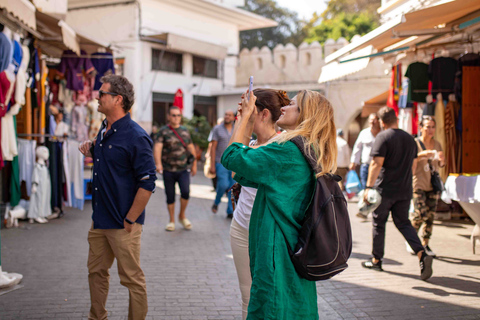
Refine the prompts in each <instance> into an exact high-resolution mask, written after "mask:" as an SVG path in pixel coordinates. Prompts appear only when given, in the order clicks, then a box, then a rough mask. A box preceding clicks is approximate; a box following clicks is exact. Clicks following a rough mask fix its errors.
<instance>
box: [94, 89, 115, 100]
mask: <svg viewBox="0 0 480 320" xmlns="http://www.w3.org/2000/svg"><path fill="white" fill-rule="evenodd" d="M98 93H99V94H98V97H99V98H100V99H101V98H102V97H103V95H104V94H109V95H111V96H119V95H120V94H119V93H115V92H108V91H103V90H98Z"/></svg>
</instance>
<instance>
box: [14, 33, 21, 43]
mask: <svg viewBox="0 0 480 320" xmlns="http://www.w3.org/2000/svg"><path fill="white" fill-rule="evenodd" d="M13 40H15V41H17V42H18V43H20V35H19V34H18V33H16V32H14V33H13Z"/></svg>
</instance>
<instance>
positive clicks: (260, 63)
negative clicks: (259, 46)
mask: <svg viewBox="0 0 480 320" xmlns="http://www.w3.org/2000/svg"><path fill="white" fill-rule="evenodd" d="M257 61H258V70H262V69H263V61H262V58H258V60H257Z"/></svg>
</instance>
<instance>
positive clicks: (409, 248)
mask: <svg viewBox="0 0 480 320" xmlns="http://www.w3.org/2000/svg"><path fill="white" fill-rule="evenodd" d="M405 246H406V249H407V252H408V253H410V254H411V255H415V251H413V249H412V247H410V245H409V244H408V242H407V241H405Z"/></svg>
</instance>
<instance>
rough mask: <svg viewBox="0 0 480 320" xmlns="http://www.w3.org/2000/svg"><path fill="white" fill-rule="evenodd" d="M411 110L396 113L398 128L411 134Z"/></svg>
mask: <svg viewBox="0 0 480 320" xmlns="http://www.w3.org/2000/svg"><path fill="white" fill-rule="evenodd" d="M412 112H413V111H412V108H401V109H399V111H398V127H399V128H400V129H402V130H403V131H405V132H408V133H410V134H412Z"/></svg>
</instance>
